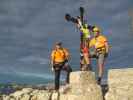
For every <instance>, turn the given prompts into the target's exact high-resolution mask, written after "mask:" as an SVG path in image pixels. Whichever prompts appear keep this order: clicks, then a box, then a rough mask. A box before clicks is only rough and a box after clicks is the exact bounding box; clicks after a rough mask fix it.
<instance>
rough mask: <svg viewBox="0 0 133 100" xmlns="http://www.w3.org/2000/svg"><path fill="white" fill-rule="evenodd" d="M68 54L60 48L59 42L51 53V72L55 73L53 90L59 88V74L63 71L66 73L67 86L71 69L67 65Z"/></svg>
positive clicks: (64, 49)
mask: <svg viewBox="0 0 133 100" xmlns="http://www.w3.org/2000/svg"><path fill="white" fill-rule="evenodd" d="M69 58H70V54H69V52H68V50H67V49H66V48H63V47H62V43H61V42H57V43H56V44H55V49H54V50H53V51H52V53H51V65H52V71H54V72H55V90H58V89H59V86H60V72H61V70H65V71H66V72H67V77H66V83H67V84H69V75H70V72H72V68H71V67H70V65H69V64H68V61H69Z"/></svg>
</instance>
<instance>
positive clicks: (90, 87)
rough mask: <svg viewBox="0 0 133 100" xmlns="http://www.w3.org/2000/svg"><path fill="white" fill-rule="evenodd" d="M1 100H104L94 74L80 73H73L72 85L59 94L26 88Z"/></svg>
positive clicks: (71, 76) (61, 90) (62, 88)
mask: <svg viewBox="0 0 133 100" xmlns="http://www.w3.org/2000/svg"><path fill="white" fill-rule="evenodd" d="M1 100H103V96H102V92H101V88H100V86H98V85H97V84H96V81H95V75H94V73H93V72H82V71H79V72H72V73H71V75H70V84H69V85H67V86H65V87H61V89H60V92H59V93H57V92H50V91H47V90H38V89H32V88H24V89H22V90H21V91H17V92H15V93H12V94H10V95H8V96H7V95H3V96H2V97H1Z"/></svg>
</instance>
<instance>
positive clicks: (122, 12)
mask: <svg viewBox="0 0 133 100" xmlns="http://www.w3.org/2000/svg"><path fill="white" fill-rule="evenodd" d="M132 5H133V1H132V0H110V1H109V0H79V1H77V0H10V1H9V0H1V1H0V71H1V72H7V73H13V72H14V70H15V71H18V72H21V71H22V72H27V73H28V72H29V73H40V74H42V75H43V73H49V64H48V62H49V61H48V60H49V54H50V52H51V48H52V47H53V44H54V42H55V41H58V40H61V41H63V42H64V45H65V46H66V47H67V48H69V49H70V52H71V53H72V61H71V63H72V65H73V66H74V67H76V69H78V68H79V66H78V65H79V32H78V31H77V29H75V27H74V25H73V24H71V23H67V22H66V21H65V20H64V15H65V13H71V14H72V15H73V16H77V15H79V12H78V8H79V7H80V6H83V7H85V10H86V16H85V17H86V19H87V21H88V23H90V24H93V25H98V26H100V27H101V28H102V30H103V34H104V35H106V36H107V37H108V39H109V42H110V44H111V45H112V49H111V54H110V55H111V56H110V57H109V61H108V63H107V66H109V67H107V68H110V67H113V66H114V67H119V66H120V67H127V66H131V65H133V62H132V56H133V53H132V51H133V47H132V44H133V33H131V29H130V27H131V26H130V23H131V19H130V17H129V16H128V11H129V10H130V9H131V8H132Z"/></svg>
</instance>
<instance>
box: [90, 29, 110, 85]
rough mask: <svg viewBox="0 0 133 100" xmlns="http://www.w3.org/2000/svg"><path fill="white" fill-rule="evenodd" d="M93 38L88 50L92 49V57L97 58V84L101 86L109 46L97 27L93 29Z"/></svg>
mask: <svg viewBox="0 0 133 100" xmlns="http://www.w3.org/2000/svg"><path fill="white" fill-rule="evenodd" d="M93 34H94V38H92V39H91V40H90V43H89V48H90V49H91V48H93V50H94V51H93V55H92V56H94V57H96V58H97V64H98V79H97V82H98V84H101V79H102V76H103V73H104V63H105V59H106V58H107V57H108V53H109V44H108V40H107V38H106V37H105V36H103V35H102V34H101V32H100V29H99V28H98V27H94V28H93Z"/></svg>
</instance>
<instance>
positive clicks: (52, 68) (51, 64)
mask: <svg viewBox="0 0 133 100" xmlns="http://www.w3.org/2000/svg"><path fill="white" fill-rule="evenodd" d="M50 66H51V70H52V71H54V67H53V66H54V64H53V62H52V61H51V63H50Z"/></svg>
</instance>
